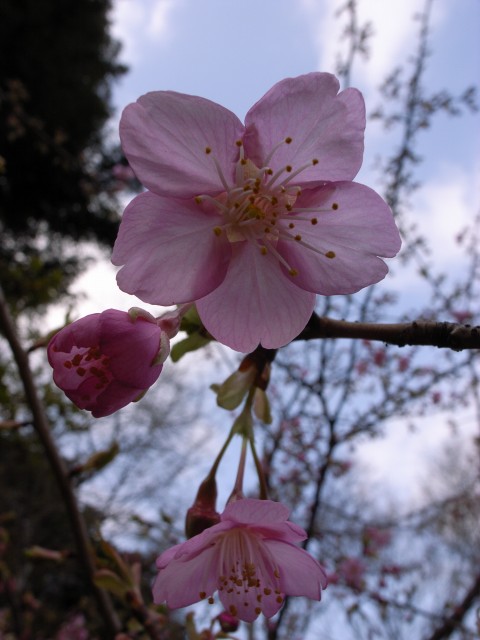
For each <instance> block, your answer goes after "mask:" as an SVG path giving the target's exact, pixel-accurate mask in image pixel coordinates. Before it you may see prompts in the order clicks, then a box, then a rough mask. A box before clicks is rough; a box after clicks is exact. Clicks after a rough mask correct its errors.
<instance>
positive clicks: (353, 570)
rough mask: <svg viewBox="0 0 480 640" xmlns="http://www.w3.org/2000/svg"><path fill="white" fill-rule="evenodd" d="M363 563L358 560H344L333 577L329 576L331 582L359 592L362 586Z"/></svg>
mask: <svg viewBox="0 0 480 640" xmlns="http://www.w3.org/2000/svg"><path fill="white" fill-rule="evenodd" d="M365 570H366V565H365V563H364V562H363V561H362V560H360V558H354V557H349V558H344V559H343V560H342V561H341V562H340V563H339V564H338V566H337V571H336V573H335V574H333V576H329V580H330V581H331V582H336V583H337V582H343V583H344V584H346V585H347V586H349V587H351V588H352V589H357V590H358V591H360V590H361V589H362V588H363V586H364V574H365ZM332 578H333V579H332Z"/></svg>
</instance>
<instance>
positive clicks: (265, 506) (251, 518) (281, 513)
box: [222, 498, 290, 524]
mask: <svg viewBox="0 0 480 640" xmlns="http://www.w3.org/2000/svg"><path fill="white" fill-rule="evenodd" d="M289 515H290V510H289V509H288V508H287V507H286V506H285V505H283V504H281V503H280V502H273V500H257V499H255V498H243V499H242V500H236V501H235V502H231V503H230V504H228V505H227V506H226V507H225V511H224V512H223V513H222V520H230V521H232V522H238V523H241V524H256V523H261V524H269V523H272V524H273V523H277V522H285V521H286V520H287V519H288V516H289Z"/></svg>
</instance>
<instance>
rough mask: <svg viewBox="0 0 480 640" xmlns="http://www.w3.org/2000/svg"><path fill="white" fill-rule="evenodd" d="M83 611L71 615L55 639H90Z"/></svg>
mask: <svg viewBox="0 0 480 640" xmlns="http://www.w3.org/2000/svg"><path fill="white" fill-rule="evenodd" d="M85 625H86V620H85V616H84V615H83V613H76V614H75V615H73V616H71V617H70V618H69V619H68V620H67V621H66V622H65V623H64V624H63V625H62V626H61V627H60V629H59V630H58V632H57V635H56V636H55V640H89V638H90V635H89V633H88V630H87V628H86V626H85Z"/></svg>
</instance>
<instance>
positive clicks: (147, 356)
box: [99, 312, 162, 389]
mask: <svg viewBox="0 0 480 640" xmlns="http://www.w3.org/2000/svg"><path fill="white" fill-rule="evenodd" d="M100 327H101V329H100V343H99V344H100V350H101V352H102V353H104V354H105V355H106V356H109V358H110V363H109V368H110V370H111V372H112V374H113V376H114V378H115V379H116V380H118V382H122V383H124V384H125V385H127V386H130V387H137V388H140V389H147V388H148V387H151V386H152V384H153V383H154V382H155V381H156V380H157V378H158V376H159V375H160V372H161V370H162V366H161V365H158V364H157V365H153V366H152V361H153V359H154V358H155V357H156V356H157V354H158V351H159V348H160V337H161V333H162V331H161V329H160V327H159V326H158V325H157V324H156V323H154V322H149V321H148V320H145V319H144V318H142V317H141V316H139V317H138V318H137V319H136V320H134V321H133V320H132V319H131V318H130V316H129V315H128V314H126V313H125V314H123V315H122V316H120V315H118V314H117V315H115V316H114V315H113V314H111V315H109V314H108V312H104V313H103V314H102V318H101V320H100Z"/></svg>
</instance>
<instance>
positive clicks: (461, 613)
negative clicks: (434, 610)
mask: <svg viewBox="0 0 480 640" xmlns="http://www.w3.org/2000/svg"><path fill="white" fill-rule="evenodd" d="M478 598H480V574H479V575H478V576H477V577H476V579H475V581H474V583H473V585H472V586H471V588H470V589H469V590H468V591H467V593H466V594H465V597H464V598H463V600H462V601H461V602H460V603H459V604H458V605H457V606H456V607H455V610H454V612H453V613H452V614H451V615H450V616H449V617H448V618H445V621H444V623H443V624H442V625H441V626H440V627H438V628H437V629H436V630H435V631H434V632H433V633H432V635H431V636H429V638H428V640H443V639H444V638H449V637H450V636H451V635H452V633H453V632H454V631H455V630H456V629H457V628H458V627H459V625H460V624H461V623H462V620H463V618H464V617H465V615H466V614H467V612H468V611H469V610H470V608H471V607H472V605H473V604H474V603H475V601H476V600H477V599H478Z"/></svg>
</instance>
